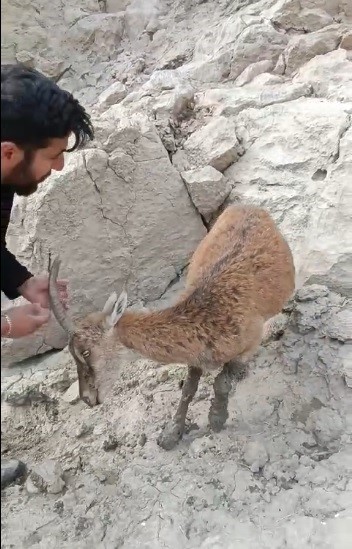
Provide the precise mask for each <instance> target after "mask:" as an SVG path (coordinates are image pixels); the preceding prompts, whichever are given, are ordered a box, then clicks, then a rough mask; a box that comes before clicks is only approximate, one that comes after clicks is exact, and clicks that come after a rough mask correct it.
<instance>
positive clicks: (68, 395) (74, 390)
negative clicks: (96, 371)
mask: <svg viewBox="0 0 352 549" xmlns="http://www.w3.org/2000/svg"><path fill="white" fill-rule="evenodd" d="M62 400H64V401H65V402H67V403H68V404H76V403H77V402H78V401H79V383H78V380H77V381H75V382H74V383H72V385H71V387H69V388H68V389H67V391H66V392H65V393H64V394H63V395H62Z"/></svg>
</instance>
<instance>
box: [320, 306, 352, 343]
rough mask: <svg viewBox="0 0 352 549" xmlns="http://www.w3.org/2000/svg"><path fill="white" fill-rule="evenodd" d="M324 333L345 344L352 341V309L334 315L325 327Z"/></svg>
mask: <svg viewBox="0 0 352 549" xmlns="http://www.w3.org/2000/svg"><path fill="white" fill-rule="evenodd" d="M324 333H325V334H326V335H327V336H328V337H331V338H332V339H337V340H339V341H343V342H348V341H349V342H351V341H352V308H350V309H344V310H342V311H339V312H338V313H336V314H335V315H333V316H332V317H331V318H330V319H329V322H328V324H327V325H326V327H325V330H324Z"/></svg>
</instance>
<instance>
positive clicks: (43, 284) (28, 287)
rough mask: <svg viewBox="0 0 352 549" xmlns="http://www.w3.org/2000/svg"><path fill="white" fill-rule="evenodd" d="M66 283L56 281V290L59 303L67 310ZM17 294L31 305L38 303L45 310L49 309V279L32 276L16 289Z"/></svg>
mask: <svg viewBox="0 0 352 549" xmlns="http://www.w3.org/2000/svg"><path fill="white" fill-rule="evenodd" d="M67 286H68V282H67V280H58V281H57V289H58V292H59V296H60V301H61V303H62V304H63V306H64V307H65V309H67V305H68V292H67ZM18 291H19V293H20V294H21V295H22V296H23V297H24V298H25V299H27V301H30V302H31V303H39V305H41V306H42V307H44V308H45V309H48V308H49V277H48V276H32V277H31V278H29V279H28V280H26V282H24V284H22V286H20V287H19V288H18Z"/></svg>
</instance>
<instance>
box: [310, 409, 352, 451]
mask: <svg viewBox="0 0 352 549" xmlns="http://www.w3.org/2000/svg"><path fill="white" fill-rule="evenodd" d="M306 428H307V430H309V431H312V432H313V433H314V436H315V437H316V439H317V442H318V443H319V444H322V445H325V444H329V443H333V442H335V441H336V440H338V439H339V438H340V437H341V434H342V433H343V430H344V421H343V419H342V418H341V417H340V416H339V415H338V413H337V412H336V411H335V410H332V409H329V408H324V407H323V408H320V409H319V410H314V411H313V412H311V413H310V414H309V417H308V419H307V422H306Z"/></svg>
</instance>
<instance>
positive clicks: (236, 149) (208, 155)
mask: <svg viewBox="0 0 352 549" xmlns="http://www.w3.org/2000/svg"><path fill="white" fill-rule="evenodd" d="M183 148H184V150H185V152H186V154H187V157H188V159H189V161H190V163H191V164H192V165H193V167H202V166H206V165H210V166H212V167H213V168H215V169H216V170H218V171H219V172H224V171H225V170H226V169H227V168H228V167H229V166H231V164H233V163H234V162H236V160H238V158H239V156H240V155H241V154H242V153H243V147H242V146H241V145H240V143H239V141H238V139H237V136H236V123H235V121H234V120H233V119H231V118H225V117H224V116H218V117H216V118H214V119H213V120H211V122H209V123H208V124H207V125H206V126H203V127H202V128H200V129H199V130H197V131H195V132H194V133H193V134H192V135H191V136H190V137H189V138H188V139H187V141H186V142H185V144H184V146H183Z"/></svg>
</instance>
